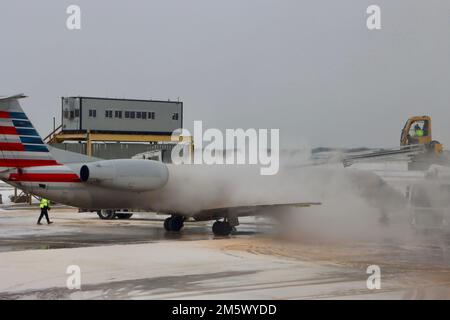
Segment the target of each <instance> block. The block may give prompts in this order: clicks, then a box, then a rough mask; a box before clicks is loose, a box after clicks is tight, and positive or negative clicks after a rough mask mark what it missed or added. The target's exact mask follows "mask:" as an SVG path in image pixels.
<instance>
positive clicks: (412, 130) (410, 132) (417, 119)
mask: <svg viewBox="0 0 450 320" xmlns="http://www.w3.org/2000/svg"><path fill="white" fill-rule="evenodd" d="M416 128H420V130H421V133H422V134H419V135H417V133H416ZM408 145H424V146H425V147H426V148H427V150H429V151H431V152H434V153H435V154H436V155H439V154H441V153H442V149H443V146H442V144H441V143H439V142H438V141H436V140H433V138H432V130H431V117H430V116H414V117H410V118H409V119H408V120H407V121H406V123H405V126H404V127H403V130H402V134H401V137H400V146H408Z"/></svg>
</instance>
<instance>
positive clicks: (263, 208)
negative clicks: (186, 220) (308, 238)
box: [192, 202, 322, 221]
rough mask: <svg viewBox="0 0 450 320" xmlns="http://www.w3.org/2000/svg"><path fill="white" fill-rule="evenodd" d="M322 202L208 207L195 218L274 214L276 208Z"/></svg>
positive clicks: (208, 218)
mask: <svg viewBox="0 0 450 320" xmlns="http://www.w3.org/2000/svg"><path fill="white" fill-rule="evenodd" d="M321 204H322V203H320V202H294V203H277V204H261V205H248V206H236V207H222V208H213V209H206V210H202V211H200V212H197V213H195V214H193V215H192V216H193V218H194V219H195V220H197V221H207V220H216V219H220V218H225V217H247V216H258V215H272V214H273V213H274V212H273V211H274V210H276V209H281V208H305V207H310V206H313V205H321Z"/></svg>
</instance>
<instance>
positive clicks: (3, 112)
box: [0, 111, 10, 119]
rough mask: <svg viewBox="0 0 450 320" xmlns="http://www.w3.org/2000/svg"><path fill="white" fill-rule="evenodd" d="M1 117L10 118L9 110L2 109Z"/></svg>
mask: <svg viewBox="0 0 450 320" xmlns="http://www.w3.org/2000/svg"><path fill="white" fill-rule="evenodd" d="M0 118H3V119H4V118H10V116H9V112H6V111H0Z"/></svg>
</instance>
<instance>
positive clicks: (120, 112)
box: [114, 110, 122, 119]
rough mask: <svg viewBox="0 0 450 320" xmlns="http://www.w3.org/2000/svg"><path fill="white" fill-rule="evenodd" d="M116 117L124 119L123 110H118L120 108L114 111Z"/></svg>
mask: <svg viewBox="0 0 450 320" xmlns="http://www.w3.org/2000/svg"><path fill="white" fill-rule="evenodd" d="M114 117H115V118H119V119H122V111H118V110H116V111H114Z"/></svg>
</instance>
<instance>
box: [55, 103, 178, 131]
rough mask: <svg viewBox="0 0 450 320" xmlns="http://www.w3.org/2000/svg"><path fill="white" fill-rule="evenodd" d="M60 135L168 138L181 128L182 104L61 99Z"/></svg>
mask: <svg viewBox="0 0 450 320" xmlns="http://www.w3.org/2000/svg"><path fill="white" fill-rule="evenodd" d="M61 116H62V119H61V124H62V128H61V130H62V131H63V132H87V131H90V132H105V133H127V134H133V133H135V134H160V135H170V134H171V133H172V132H173V131H174V130H175V129H178V128H182V127H183V102H179V101H161V100H136V99H114V98H95V97H81V96H78V97H62V98H61Z"/></svg>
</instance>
